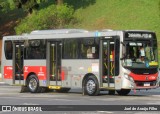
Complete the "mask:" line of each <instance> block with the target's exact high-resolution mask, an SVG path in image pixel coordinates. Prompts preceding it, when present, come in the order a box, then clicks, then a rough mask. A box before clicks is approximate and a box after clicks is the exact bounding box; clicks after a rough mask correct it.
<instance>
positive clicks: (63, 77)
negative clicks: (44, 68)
mask: <svg viewBox="0 0 160 114" xmlns="http://www.w3.org/2000/svg"><path fill="white" fill-rule="evenodd" d="M61 80H65V72H64V71H63V70H62V72H61Z"/></svg>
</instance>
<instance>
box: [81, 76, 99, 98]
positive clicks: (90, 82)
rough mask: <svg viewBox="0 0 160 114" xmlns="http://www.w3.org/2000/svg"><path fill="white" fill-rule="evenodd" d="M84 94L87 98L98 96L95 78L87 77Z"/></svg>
mask: <svg viewBox="0 0 160 114" xmlns="http://www.w3.org/2000/svg"><path fill="white" fill-rule="evenodd" d="M84 90H85V93H86V94H87V95H89V96H95V95H98V94H99V85H98V81H97V79H96V77H95V76H89V77H88V78H87V79H86V80H85V83H84Z"/></svg>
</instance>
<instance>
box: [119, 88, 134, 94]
mask: <svg viewBox="0 0 160 114" xmlns="http://www.w3.org/2000/svg"><path fill="white" fill-rule="evenodd" d="M130 91H131V90H130V89H121V90H117V93H118V94H119V95H128V94H129V92H130Z"/></svg>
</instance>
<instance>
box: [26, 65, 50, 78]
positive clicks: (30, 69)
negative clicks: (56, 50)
mask: <svg viewBox="0 0 160 114" xmlns="http://www.w3.org/2000/svg"><path fill="white" fill-rule="evenodd" d="M29 73H35V74H36V75H37V77H38V79H39V80H46V79H47V78H46V76H47V74H46V66H24V79H26V78H27V76H28V75H29Z"/></svg>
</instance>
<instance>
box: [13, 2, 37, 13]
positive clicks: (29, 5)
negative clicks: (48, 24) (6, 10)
mask: <svg viewBox="0 0 160 114" xmlns="http://www.w3.org/2000/svg"><path fill="white" fill-rule="evenodd" d="M13 1H14V3H15V5H16V7H17V8H23V9H24V10H25V11H27V12H29V13H30V14H31V13H32V11H33V9H38V8H39V4H38V3H37V0H13Z"/></svg>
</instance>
